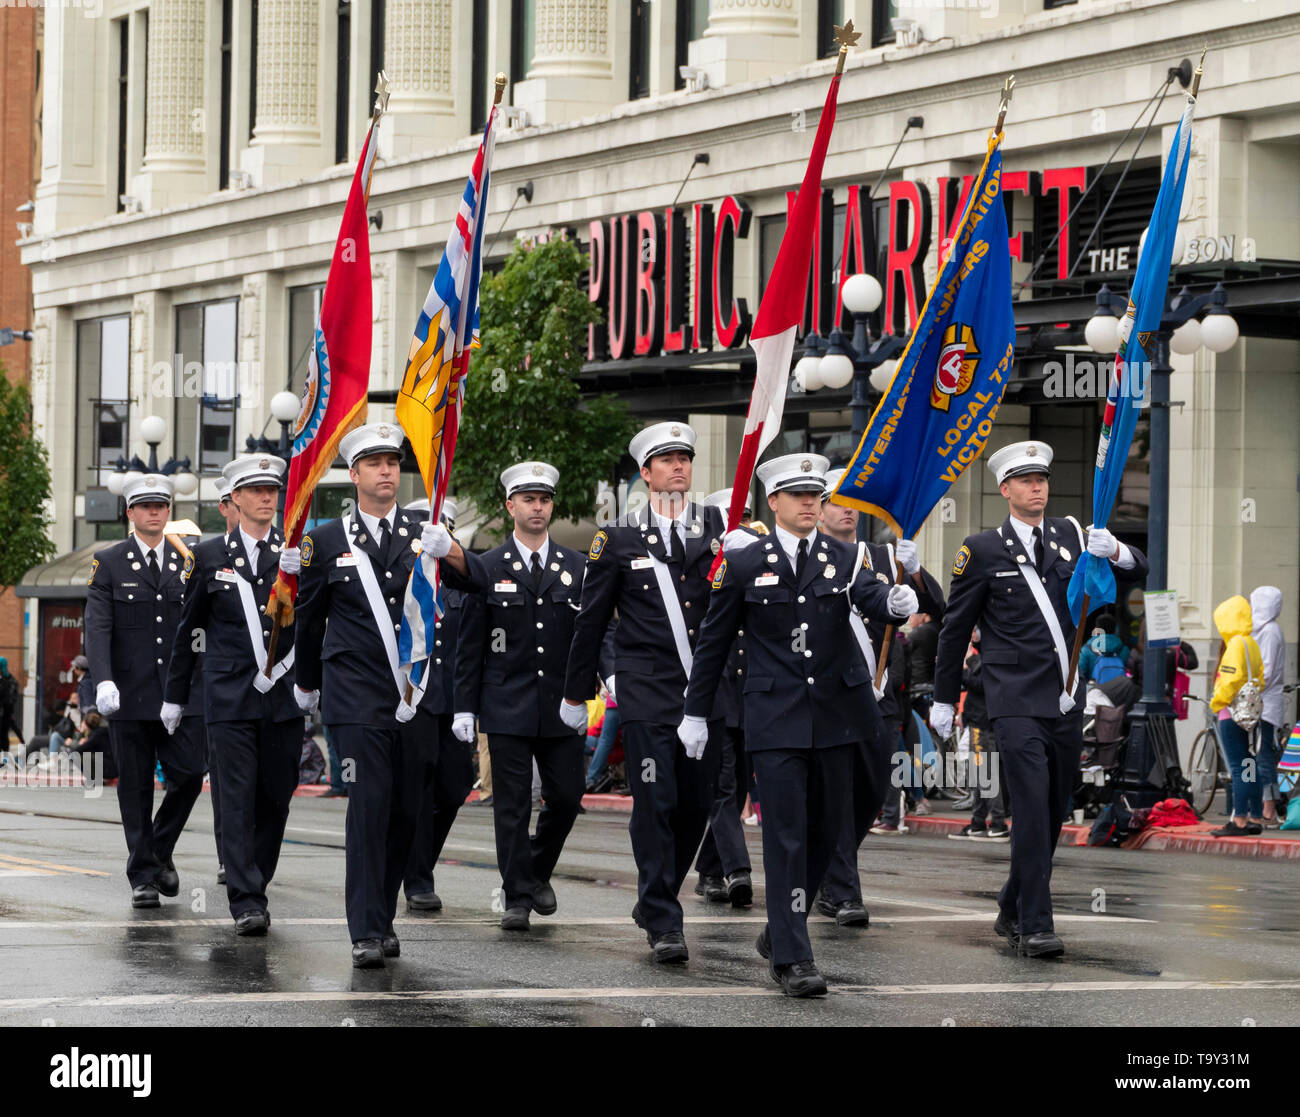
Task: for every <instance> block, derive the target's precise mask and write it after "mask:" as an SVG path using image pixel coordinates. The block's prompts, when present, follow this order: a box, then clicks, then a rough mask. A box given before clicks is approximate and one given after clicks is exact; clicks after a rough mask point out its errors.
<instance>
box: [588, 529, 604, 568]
mask: <svg viewBox="0 0 1300 1117" xmlns="http://www.w3.org/2000/svg"><path fill="white" fill-rule="evenodd" d="M608 542H609V536H608V535H607V534H606V533H605V532H604V531H598V532H596V537H595V538H594V539H593V540H592V541H591V550H590V551H588V552H587V561H589V562H595V561H596V560H597V559H598V558H600V556H601V555H602V554H604V551H605V544H606V543H608Z"/></svg>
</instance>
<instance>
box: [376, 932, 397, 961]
mask: <svg viewBox="0 0 1300 1117" xmlns="http://www.w3.org/2000/svg"><path fill="white" fill-rule="evenodd" d="M379 948H380V949H381V950H382V951H383V952H384V957H385V958H397V957H399V956H400V955H401V953H402V944H401V943H400V942H398V941H397V936H396V935H385V936H384V937H383V938H382V939H380V940H379Z"/></svg>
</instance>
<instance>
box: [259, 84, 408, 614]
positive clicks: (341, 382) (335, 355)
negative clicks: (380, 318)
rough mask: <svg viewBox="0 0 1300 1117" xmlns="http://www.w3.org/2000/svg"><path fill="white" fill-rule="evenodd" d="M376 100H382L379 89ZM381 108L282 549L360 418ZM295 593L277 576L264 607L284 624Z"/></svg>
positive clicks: (353, 209)
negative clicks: (283, 610) (370, 215)
mask: <svg viewBox="0 0 1300 1117" xmlns="http://www.w3.org/2000/svg"><path fill="white" fill-rule="evenodd" d="M381 99H386V98H382V95H381ZM381 112H382V106H377V107H376V110H375V115H374V117H373V118H372V119H371V121H370V128H369V130H368V131H367V132H366V143H365V147H364V148H362V150H361V158H360V159H359V160H358V161H357V170H356V174H355V175H353V177H352V189H351V190H350V191H349V192H348V201H347V205H346V207H345V208H344V210H343V223H342V224H341V225H340V226H339V237H338V241H337V242H336V243H335V245H334V259H333V260H332V261H331V263H330V271H329V276H328V277H327V278H326V280H325V291H324V293H323V294H322V295H321V305H320V317H319V319H318V320H317V322H316V337H315V339H314V341H313V342H312V348H311V355H310V358H309V361H308V370H307V383H306V385H305V387H304V388H303V395H302V408H301V410H300V411H299V412H298V421H297V424H296V425H295V427H294V431H293V459H292V460H291V461H290V463H289V484H288V486H287V488H286V490H285V495H284V536H285V545H286V546H289V547H296V546H298V544H299V542H300V541H301V539H302V535H303V522H304V520H305V518H306V512H307V507H308V505H309V504H310V503H311V497H312V492H313V491H314V490H315V488H316V484H317V482H318V481H319V480H320V479H321V477H323V476H324V475H325V472H326V471H327V470H328V469H329V468H330V466H331V465H333V464H334V459H335V458H336V457H338V452H339V441H340V440H341V439H342V438H343V436H344V435H345V434H347V433H348V431H350V430H352V429H353V428H354V427H357V426H360V425H361V424H362V423H364V422H365V419H366V393H367V391H368V389H369V387H370V337H371V287H370V226H369V222H368V219H367V215H366V202H367V200H368V199H369V197H370V174H371V170H372V169H373V167H374V162H375V139H376V137H375V129H376V127H377V126H378V124H379V118H380V114H381ZM297 594H298V578H297V575H293V574H284V573H281V574H279V576H278V577H277V578H276V582H275V590H274V594H273V597H272V599H271V601H270V603H268V606H267V612H268V613H269V614H271V615H275V614H276V613H278V612H279V607H280V606H282V605H283V606H288V607H289V611H288V612H287V614H286V615H285V616H284V617H283V618H282V623H284V624H288V623H290V621H291V620H292V617H293V613H292V604H293V601H294V599H295V598H296V597H297Z"/></svg>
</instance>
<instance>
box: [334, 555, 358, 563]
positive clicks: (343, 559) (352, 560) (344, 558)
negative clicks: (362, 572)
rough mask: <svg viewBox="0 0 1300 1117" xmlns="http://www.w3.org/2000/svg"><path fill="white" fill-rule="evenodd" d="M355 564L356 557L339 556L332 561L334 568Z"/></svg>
mask: <svg viewBox="0 0 1300 1117" xmlns="http://www.w3.org/2000/svg"><path fill="white" fill-rule="evenodd" d="M356 564H357V556H356V555H339V557H338V558H336V559H335V560H334V565H335V566H356Z"/></svg>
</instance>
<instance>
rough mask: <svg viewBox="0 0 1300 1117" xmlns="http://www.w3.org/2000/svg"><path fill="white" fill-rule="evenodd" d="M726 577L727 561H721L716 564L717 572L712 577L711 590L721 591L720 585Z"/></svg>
mask: <svg viewBox="0 0 1300 1117" xmlns="http://www.w3.org/2000/svg"><path fill="white" fill-rule="evenodd" d="M726 577H727V560H726V559H723V560H722V561H721V562H720V563H719V564H718V572H717V573H716V574H715V575H713V588H714V589H715V590H720V589H722V583H723V581H724V580H725V579H726Z"/></svg>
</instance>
